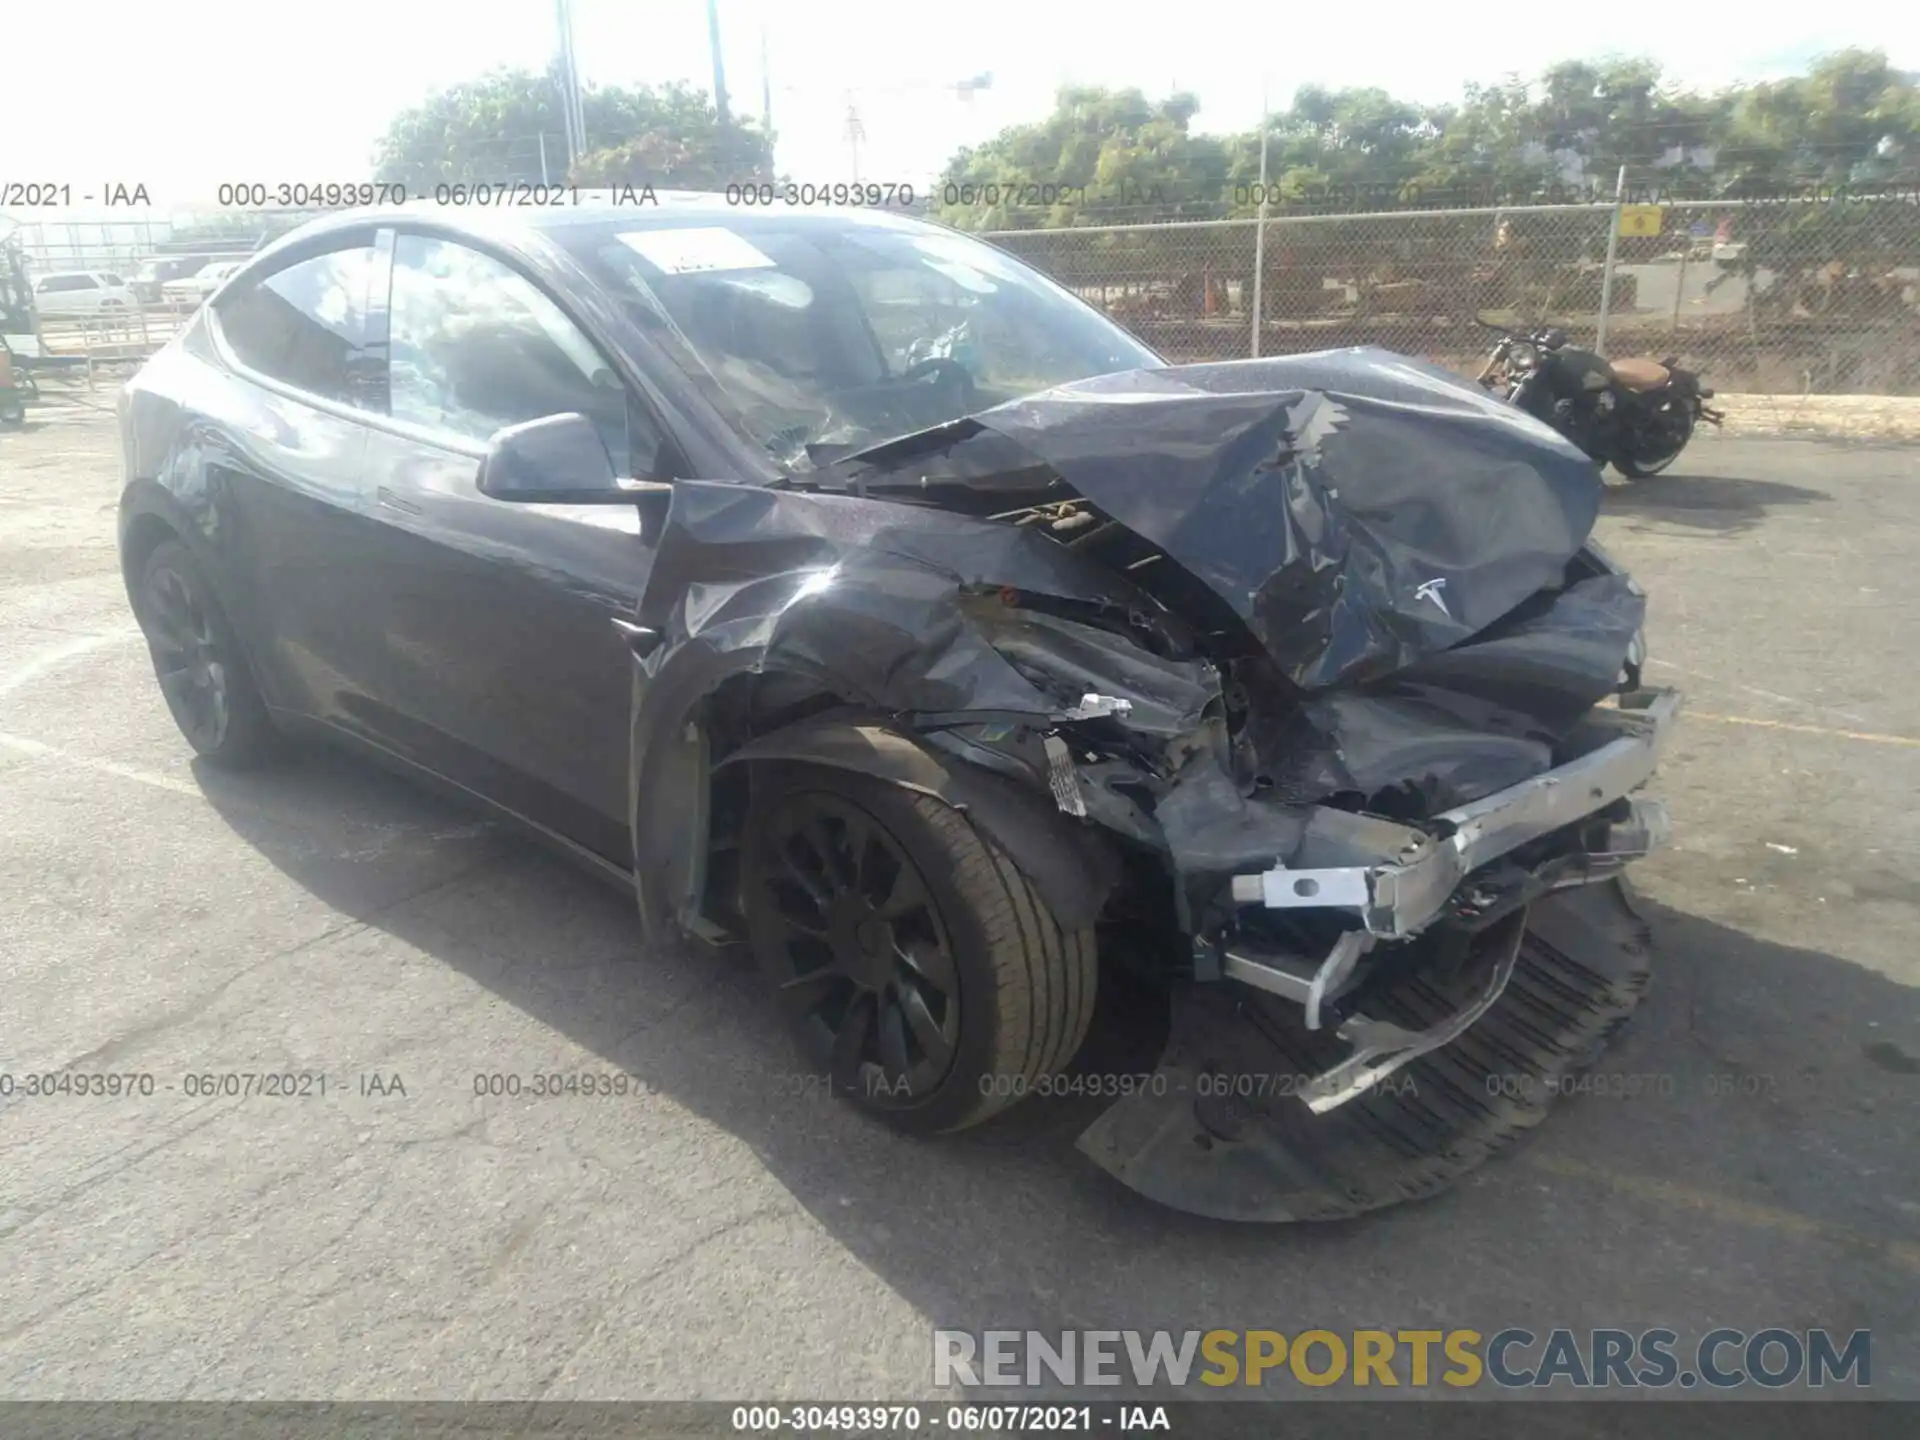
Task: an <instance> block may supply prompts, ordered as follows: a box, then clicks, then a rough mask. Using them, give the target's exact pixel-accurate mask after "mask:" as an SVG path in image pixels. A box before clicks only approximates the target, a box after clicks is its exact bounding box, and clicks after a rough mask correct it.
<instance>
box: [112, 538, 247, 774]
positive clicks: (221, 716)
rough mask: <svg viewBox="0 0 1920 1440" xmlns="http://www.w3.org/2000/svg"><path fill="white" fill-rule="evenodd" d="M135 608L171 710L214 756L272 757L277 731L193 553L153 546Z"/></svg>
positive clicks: (231, 759)
mask: <svg viewBox="0 0 1920 1440" xmlns="http://www.w3.org/2000/svg"><path fill="white" fill-rule="evenodd" d="M138 593H139V599H138V603H137V604H136V606H135V610H136V612H137V615H138V619H139V621H140V629H141V630H142V632H144V634H145V635H146V638H147V650H148V652H149V653H150V654H151V655H152V657H153V673H154V675H155V677H156V678H157V679H158V680H159V682H160V693H161V694H162V695H163V696H165V697H166V702H167V709H168V710H170V711H171V712H172V713H173V720H174V723H175V724H176V725H178V726H179V727H180V733H181V734H182V735H184V736H186V739H187V743H188V744H189V745H191V746H193V748H194V750H195V751H197V752H198V753H199V754H200V755H202V756H204V757H205V758H206V759H207V760H208V761H210V762H212V763H214V764H216V765H223V766H226V767H228V768H231V769H244V768H247V767H249V766H253V765H258V764H260V763H262V762H264V761H266V760H268V759H271V758H273V756H274V755H276V754H277V753H278V752H279V750H280V748H281V740H280V735H279V732H278V731H277V730H276V729H275V728H274V724H273V721H272V719H271V718H270V717H269V715H268V714H267V707H266V704H265V703H264V702H263V701H262V700H261V698H260V692H259V691H258V689H256V688H255V686H254V683H253V675H252V673H251V672H250V671H249V670H248V669H247V662H246V658H245V656H244V655H242V654H241V651H240V644H239V641H238V640H237V639H236V638H235V636H234V633H233V627H232V625H230V624H229V623H228V621H227V617H226V614H225V613H224V612H223V611H222V610H221V609H220V604H219V601H217V600H216V599H215V598H214V595H213V587H212V586H211V585H210V584H208V582H207V579H206V576H205V575H204V574H203V573H202V572H201V569H200V567H199V565H198V564H197V563H195V561H194V558H193V556H192V555H191V554H190V553H188V551H187V548H186V547H185V546H184V545H182V544H181V543H180V542H179V541H178V540H163V541H161V542H160V543H159V544H158V545H156V546H154V547H153V550H152V552H151V553H150V554H149V555H148V556H147V560H146V563H145V564H144V565H143V566H142V567H141V570H140V588H139V592H138Z"/></svg>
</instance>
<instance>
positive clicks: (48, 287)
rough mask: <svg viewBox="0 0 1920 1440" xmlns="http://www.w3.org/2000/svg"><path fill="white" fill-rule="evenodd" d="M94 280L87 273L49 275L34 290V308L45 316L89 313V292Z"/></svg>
mask: <svg viewBox="0 0 1920 1440" xmlns="http://www.w3.org/2000/svg"><path fill="white" fill-rule="evenodd" d="M92 288H93V282H92V281H91V280H89V279H88V278H87V277H86V276H85V275H49V276H48V277H47V278H46V279H44V280H42V281H41V282H40V285H39V287H38V288H37V289H36V290H35V291H34V308H35V309H37V310H38V311H39V312H40V313H41V315H43V316H51V317H54V318H64V317H66V316H71V315H84V314H86V313H87V292H89V291H90V290H91V289H92Z"/></svg>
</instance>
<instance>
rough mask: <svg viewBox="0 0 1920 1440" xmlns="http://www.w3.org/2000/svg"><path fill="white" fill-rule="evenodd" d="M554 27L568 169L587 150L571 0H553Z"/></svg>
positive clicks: (571, 168)
mask: <svg viewBox="0 0 1920 1440" xmlns="http://www.w3.org/2000/svg"><path fill="white" fill-rule="evenodd" d="M556 5H557V12H556V15H555V22H556V26H557V28H558V30H559V40H560V58H559V65H558V67H557V68H558V70H559V74H558V76H557V77H556V78H557V79H558V80H559V83H560V114H561V119H562V120H563V121H564V122H565V124H566V129H567V170H568V171H569V172H571V171H572V170H573V167H574V164H575V162H576V161H578V160H579V159H580V157H581V156H582V155H584V154H585V153H586V150H587V121H586V112H585V110H584V109H582V108H581V104H580V61H579V59H578V57H577V56H575V54H574V52H573V0H556Z"/></svg>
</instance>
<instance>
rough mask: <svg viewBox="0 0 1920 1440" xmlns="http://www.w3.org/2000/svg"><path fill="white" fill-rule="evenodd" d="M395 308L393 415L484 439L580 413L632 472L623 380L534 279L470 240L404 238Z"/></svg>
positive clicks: (397, 254) (396, 263)
mask: <svg viewBox="0 0 1920 1440" xmlns="http://www.w3.org/2000/svg"><path fill="white" fill-rule="evenodd" d="M389 305H390V310H389V317H390V318H389V321H388V331H389V339H388V355H389V361H388V373H389V377H390V378H389V397H390V398H389V402H388V403H389V405H390V407H391V411H392V414H393V418H394V419H396V420H404V421H407V422H409V423H410V424H414V425H421V426H425V427H427V428H428V429H433V430H441V431H446V432H448V433H450V434H454V435H458V436H461V437H463V438H465V439H468V440H477V441H485V440H486V439H488V438H489V437H490V436H492V435H493V433H494V432H495V431H496V430H500V429H502V428H504V427H506V426H508V425H516V424H519V423H520V422H522V421H525V420H539V419H542V418H544V417H546V416H548V415H561V414H566V413H568V412H577V413H579V414H582V415H585V416H586V417H587V418H588V419H589V420H591V421H593V423H594V425H595V427H596V428H597V429H598V430H599V431H600V436H601V439H603V440H604V441H605V442H606V445H607V452H608V454H609V455H610V456H611V457H612V458H613V462H614V467H615V469H616V470H618V471H620V472H621V473H623V474H624V473H632V459H633V457H632V455H631V447H630V445H629V440H628V405H627V392H626V386H625V385H624V384H623V383H622V381H621V380H620V377H619V375H618V373H617V372H616V371H615V370H614V369H613V368H612V367H611V366H610V365H608V364H607V362H606V360H605V358H604V357H603V356H602V355H601V354H600V352H599V350H598V349H597V348H596V347H595V346H594V344H593V342H592V341H590V340H588V339H587V337H586V336H585V335H584V334H582V333H581V331H580V329H579V327H578V326H576V325H575V324H574V323H573V322H572V321H571V320H569V319H568V318H567V317H566V315H565V314H564V313H563V312H562V311H561V310H560V308H559V307H558V306H557V305H555V304H554V303H553V302H552V301H551V300H549V299H548V298H547V297H546V296H545V295H544V294H542V293H541V291H540V290H539V288H538V287H536V286H535V285H534V284H533V282H532V281H530V280H528V279H527V278H526V277H525V276H523V275H521V274H519V273H518V272H517V271H515V270H513V269H512V268H510V267H509V266H507V265H505V264H502V263H501V262H500V261H498V260H495V259H494V258H493V257H492V256H490V255H483V254H481V253H480V252H479V251H478V250H474V249H470V248H469V247H467V246H465V245H460V244H456V243H454V242H452V241H448V240H439V239H435V238H433V237H431V236H427V235H406V234H403V235H400V236H398V237H397V238H396V240H395V243H394V251H393V293H392V299H391V301H390V302H389Z"/></svg>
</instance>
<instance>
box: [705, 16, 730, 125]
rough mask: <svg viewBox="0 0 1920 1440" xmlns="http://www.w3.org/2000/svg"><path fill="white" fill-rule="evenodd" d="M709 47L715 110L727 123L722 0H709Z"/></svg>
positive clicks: (723, 122)
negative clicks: (722, 61) (722, 51)
mask: <svg viewBox="0 0 1920 1440" xmlns="http://www.w3.org/2000/svg"><path fill="white" fill-rule="evenodd" d="M707 48H708V49H709V50H711V51H712V52H713V111H714V114H716V115H718V116H719V117H720V123H721V124H722V125H725V124H726V123H727V71H726V67H725V66H724V65H722V64H721V63H720V0H707Z"/></svg>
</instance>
